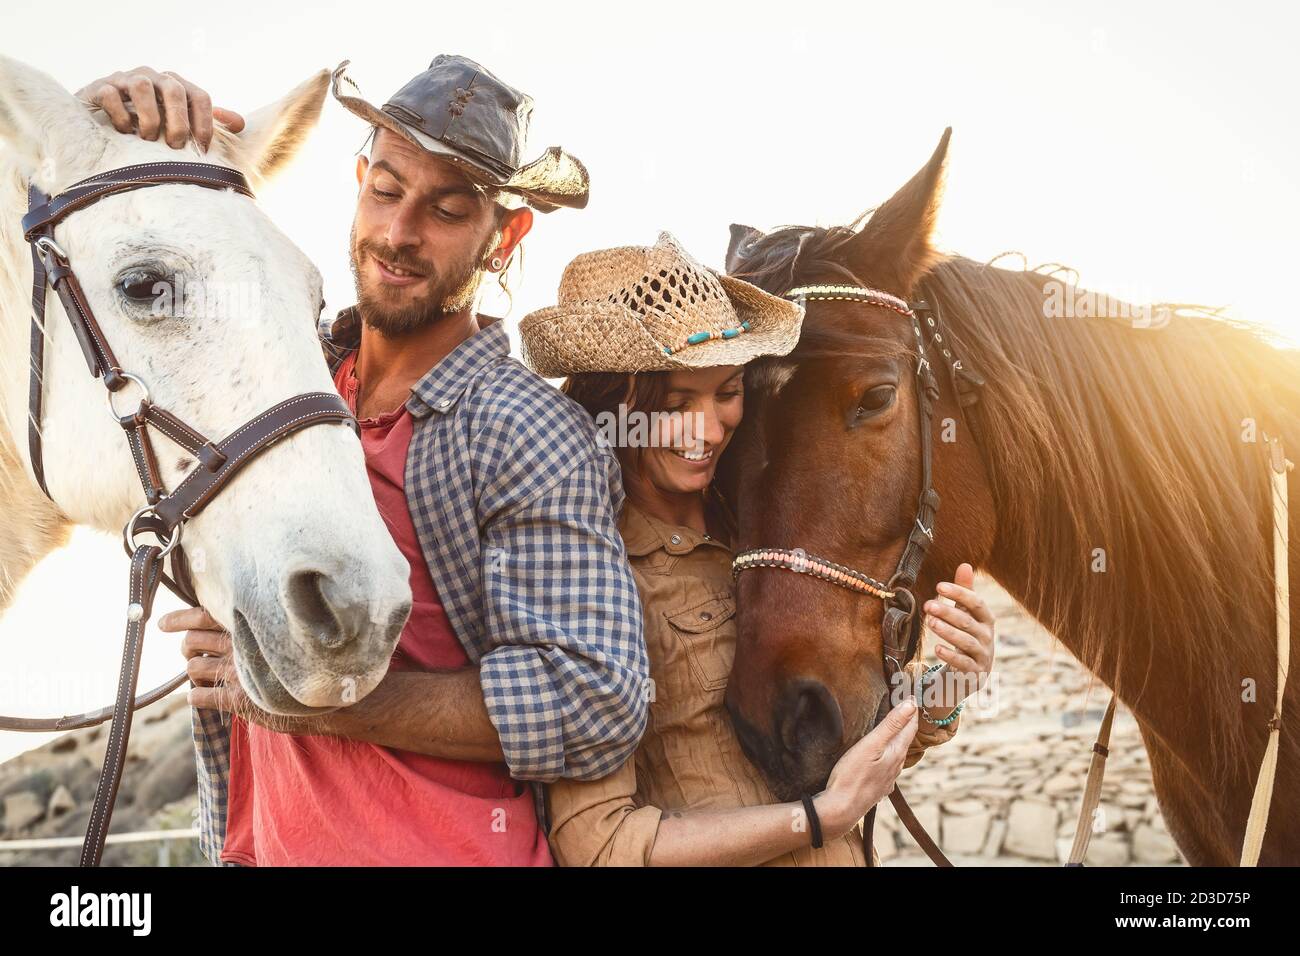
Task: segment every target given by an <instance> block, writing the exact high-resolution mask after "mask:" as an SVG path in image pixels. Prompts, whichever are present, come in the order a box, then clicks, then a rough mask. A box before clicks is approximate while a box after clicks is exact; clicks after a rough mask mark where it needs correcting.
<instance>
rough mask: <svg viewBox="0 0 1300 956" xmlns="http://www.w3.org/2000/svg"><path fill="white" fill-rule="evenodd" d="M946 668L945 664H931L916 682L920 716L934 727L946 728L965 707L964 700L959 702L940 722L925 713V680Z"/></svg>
mask: <svg viewBox="0 0 1300 956" xmlns="http://www.w3.org/2000/svg"><path fill="white" fill-rule="evenodd" d="M947 666H948V665H946V664H933V665H931V666H930V667H927V668H926V669H925V673H923V674H922V675H921V679H920V680H919V681H917V698H918V699H919V700H921V701H922V705H921V708H920V711H921V716H922V717H924V718H925V720H926V722H927V723H931V724H933V725H934V726H936V727H947V726H948V725H949V724H951V723H952V722H953V721H954V720H956V719H957V718H958V717H960V716H961V712H962V708H964V707H965V706H966V701H964V700H963V701H961V702H960V703H959V704H958V705H957V706H956V707H954V708H953V710H952V713H950V714H949V715H948V716H947V717H944V718H943V719H942V720H935V719H934V718H933V717H931V716H930V715H929V714H927V713H926V712H925V705H924V701H925V679H926V678H927V677H929V676H930V675H931V674H933V673H935V672H936V671H938V670H942V669H943V668H944V667H947Z"/></svg>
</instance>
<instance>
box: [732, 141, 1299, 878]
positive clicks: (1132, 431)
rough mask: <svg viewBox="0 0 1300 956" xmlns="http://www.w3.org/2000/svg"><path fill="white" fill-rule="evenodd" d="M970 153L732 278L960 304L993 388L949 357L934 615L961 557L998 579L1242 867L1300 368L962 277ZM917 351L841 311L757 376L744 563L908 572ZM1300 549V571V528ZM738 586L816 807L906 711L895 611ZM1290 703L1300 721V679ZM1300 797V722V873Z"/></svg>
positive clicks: (1188, 839)
mask: <svg viewBox="0 0 1300 956" xmlns="http://www.w3.org/2000/svg"><path fill="white" fill-rule="evenodd" d="M946 152H947V134H945V136H944V139H943V141H942V142H941V143H940V146H939V148H938V150H937V151H936V152H935V154H934V156H933V157H932V158H931V159H930V161H929V163H928V164H926V166H925V167H924V168H923V169H922V170H921V171H920V172H919V173H918V174H917V175H916V176H915V177H913V179H912V180H911V181H910V182H909V183H907V185H906V186H904V187H903V188H902V189H901V190H900V191H899V192H898V193H897V194H896V195H894V197H893V198H891V199H890V200H889V201H888V202H886V203H885V204H884V205H882V206H880V207H879V208H878V209H877V210H875V212H874V214H872V215H871V216H870V218H869V219H868V220H867V221H866V222H865V223H864V224H863V223H862V221H861V220H859V222H858V223H855V224H854V225H852V226H850V227H837V228H829V229H821V228H794V229H783V230H779V231H777V232H773V233H771V234H768V235H763V234H762V233H759V232H757V231H756V230H751V229H748V227H733V242H732V251H731V254H730V255H729V262H728V268H729V269H730V270H731V271H732V272H733V273H735V274H737V275H740V276H742V277H745V278H748V279H749V280H750V281H752V282H755V283H756V284H758V285H760V286H762V287H764V288H765V289H767V290H768V291H770V292H775V293H778V294H779V293H783V292H785V291H786V290H787V289H790V288H791V287H794V286H802V285H810V284H839V285H843V284H852V285H858V286H866V287H872V288H876V289H880V290H884V291H886V292H889V293H892V294H893V295H896V296H899V297H902V298H904V299H909V300H910V299H912V298H913V297H915V296H917V295H920V296H922V297H924V298H926V299H927V300H929V301H930V302H931V303H937V305H938V308H939V312H940V314H941V317H942V324H943V325H944V326H945V327H946V329H945V335H944V339H945V341H946V343H947V344H948V345H949V346H950V347H951V348H952V350H953V351H954V353H955V354H956V355H959V356H961V357H962V358H963V359H964V360H965V362H966V363H967V365H968V368H972V369H974V370H977V372H978V373H979V374H980V375H982V377H983V379H984V382H985V384H984V385H983V387H982V388H980V389H979V392H978V401H977V403H975V404H974V405H971V406H970V407H968V408H962V407H959V404H958V401H957V396H956V395H955V391H956V387H955V386H956V385H957V384H958V383H957V380H955V379H953V378H951V377H949V375H948V373H947V365H946V364H944V363H943V359H942V358H940V357H939V356H938V355H936V354H931V355H930V358H931V361H933V362H934V363H935V369H936V372H937V374H938V378H939V380H940V387H941V394H940V399H939V402H938V405H937V406H936V408H935V411H934V415H933V425H932V431H933V447H934V487H935V489H936V490H937V492H938V493H939V495H940V496H941V500H942V506H941V508H940V512H939V517H938V523H937V527H936V529H935V542H934V545H933V547H932V548H931V551H930V555H929V558H928V560H927V561H926V563H925V565H924V567H923V569H922V573H921V575H920V580H919V581H918V585H917V589H916V593H917V594H918V595H919V596H921V597H922V598H924V597H927V596H929V595H932V594H933V593H934V585H935V584H936V582H937V581H939V580H942V579H945V578H951V576H952V573H953V570H954V569H955V568H956V566H957V564H958V563H959V562H961V561H971V562H972V563H974V564H975V565H976V566H977V567H980V568H983V569H984V570H986V571H987V572H989V573H990V574H992V575H993V577H995V578H996V579H997V580H998V581H999V582H1000V583H1001V584H1002V585H1003V586H1004V587H1005V588H1006V589H1007V590H1008V591H1009V592H1010V593H1011V594H1012V595H1013V596H1014V597H1015V598H1016V599H1017V600H1018V601H1020V603H1021V604H1023V605H1024V606H1025V608H1027V609H1028V610H1029V612H1030V613H1032V614H1033V615H1034V616H1035V617H1036V618H1037V619H1038V620H1039V621H1040V622H1042V624H1043V625H1044V626H1045V627H1047V628H1048V629H1049V630H1050V631H1052V633H1054V634H1055V635H1056V636H1057V638H1058V639H1059V640H1060V641H1061V642H1062V643H1063V644H1064V645H1065V646H1066V647H1067V648H1069V650H1070V651H1071V652H1072V653H1073V654H1074V655H1075V656H1076V657H1077V658H1078V659H1079V660H1080V661H1082V662H1083V663H1084V664H1085V665H1086V666H1087V667H1088V668H1089V669H1091V670H1092V672H1093V673H1094V674H1096V675H1097V676H1098V677H1099V678H1100V679H1101V680H1102V681H1104V682H1105V683H1106V684H1108V685H1110V687H1112V688H1113V689H1114V690H1115V691H1117V692H1118V694H1119V697H1120V699H1121V700H1123V701H1124V703H1125V704H1126V705H1128V707H1129V708H1130V709H1131V710H1132V711H1133V713H1134V714H1135V715H1136V717H1137V721H1138V724H1139V726H1140V727H1141V731H1142V735H1143V739H1144V740H1145V742H1146V746H1147V750H1148V752H1149V754H1150V759H1151V768H1152V774H1153V777H1154V783H1155V787H1156V792H1157V794H1158V796H1159V800H1160V804H1161V808H1162V810H1163V813H1164V817H1165V821H1166V823H1167V825H1168V827H1169V830H1170V833H1171V834H1172V835H1173V837H1174V838H1175V839H1176V840H1177V842H1178V844H1179V846H1180V848H1181V849H1182V851H1183V853H1184V855H1185V856H1186V857H1187V859H1188V860H1189V861H1190V862H1191V863H1193V864H1210V865H1232V864H1235V863H1236V861H1237V859H1238V856H1239V854H1240V851H1241V843H1242V836H1243V833H1244V829H1245V822H1246V816H1247V812H1248V808H1249V805H1250V800H1251V794H1252V790H1253V787H1254V782H1255V778H1256V775H1257V773H1258V770H1259V765H1260V758H1261V756H1262V754H1263V750H1264V745H1265V739H1266V736H1267V728H1266V724H1267V722H1268V720H1269V718H1270V716H1271V713H1272V708H1273V694H1274V689H1275V686H1276V680H1275V671H1276V643H1275V632H1274V601H1273V562H1272V549H1271V542H1272V528H1271V509H1270V497H1269V485H1268V480H1269V479H1268V475H1267V470H1266V466H1265V461H1266V455H1265V454H1264V451H1263V449H1264V448H1265V446H1264V445H1263V444H1262V442H1263V441H1264V436H1265V435H1279V436H1281V437H1282V439H1283V440H1284V442H1285V443H1286V446H1287V447H1288V448H1290V449H1291V451H1292V457H1295V452H1296V450H1298V449H1300V358H1298V357H1297V354H1296V353H1295V352H1293V351H1288V350H1284V349H1279V348H1276V347H1274V346H1272V345H1270V344H1268V343H1267V342H1266V341H1265V339H1264V337H1263V336H1261V335H1260V334H1259V332H1258V331H1257V330H1254V329H1251V328H1249V327H1246V326H1244V325H1241V324H1238V323H1230V322H1228V321H1225V320H1223V319H1221V318H1217V317H1214V316H1210V315H1206V314H1203V313H1200V314H1193V313H1191V312H1189V310H1186V309H1182V310H1175V311H1174V313H1173V318H1172V320H1171V321H1169V322H1168V323H1167V324H1165V325H1163V326H1162V327H1160V328H1151V327H1146V328H1143V327H1140V326H1142V325H1143V324H1144V323H1143V322H1140V321H1139V322H1135V321H1133V319H1132V317H1131V316H1132V315H1141V314H1143V313H1141V311H1140V310H1131V311H1126V312H1125V313H1124V315H1125V316H1126V317H1125V318H1122V319H1121V318H1113V317H1111V318H1105V317H1101V318H1092V317H1060V316H1059V315H1058V314H1057V313H1055V312H1054V311H1053V309H1052V308H1051V307H1050V303H1051V302H1052V301H1053V299H1054V298H1055V299H1057V300H1058V304H1059V298H1060V296H1061V295H1062V294H1063V293H1064V294H1065V295H1068V296H1073V297H1075V298H1074V301H1081V300H1080V299H1079V298H1078V297H1079V296H1080V295H1081V290H1078V289H1074V288H1073V287H1068V288H1065V289H1062V288H1061V284H1060V283H1056V281H1055V280H1054V279H1053V278H1051V277H1050V276H1046V275H1043V274H1040V273H1036V272H1015V271H1008V270H1003V269H997V268H992V267H989V266H986V265H982V264H980V263H977V262H972V261H970V260H967V259H962V258H945V257H942V256H940V255H939V254H938V253H936V252H935V250H934V248H933V246H932V244H931V232H932V228H933V224H934V220H935V215H936V212H937V209H938V203H939V192H940V187H941V184H942V180H943V170H944V162H945V156H946ZM1101 301H1103V302H1105V301H1106V300H1105V299H1103V300H1101ZM1078 311H1080V312H1086V311H1088V310H1086V309H1082V310H1078ZM1071 314H1074V313H1071ZM938 348H941V347H938ZM915 351H916V347H915V337H914V333H913V331H912V327H911V324H910V323H909V322H908V321H907V320H906V319H905V318H903V317H902V316H900V315H898V314H896V313H894V312H891V311H888V310H887V309H885V308H881V307H879V306H873V305H868V304H864V303H861V302H826V301H815V302H809V304H808V313H807V317H806V319H805V324H804V331H803V335H802V338H801V340H800V343H799V346H798V348H797V349H796V351H795V352H794V353H792V354H791V355H790V356H788V357H785V358H781V359H769V360H760V361H759V362H757V363H755V364H754V365H753V366H752V367H751V368H750V370H749V372H748V374H747V383H748V389H747V394H746V410H745V420H744V423H743V425H742V426H741V429H740V431H739V432H738V433H737V435H736V437H735V439H734V440H733V442H732V446H731V450H730V452H729V454H728V456H727V460H724V463H723V464H724V467H726V468H727V472H726V473H725V474H723V475H722V476H721V480H722V481H723V482H724V487H726V488H727V489H728V490H729V491H730V492H731V493H732V494H733V495H734V497H735V500H736V502H737V504H738V509H737V510H738V519H739V536H738V540H737V542H736V545H737V549H738V550H739V549H745V548H752V547H764V548H792V549H793V548H803V549H804V550H806V551H807V552H809V553H813V554H817V555H819V556H822V557H826V558H829V559H831V560H833V561H836V562H839V563H840V564H843V565H847V566H849V567H852V568H856V569H859V570H861V571H863V572H865V573H867V574H869V575H871V576H873V577H877V578H879V579H881V580H885V579H887V578H888V577H889V574H890V572H891V571H892V569H893V568H894V566H895V563H896V562H897V561H898V558H899V555H900V554H901V552H902V549H903V547H904V543H905V541H906V539H907V537H908V534H909V532H910V531H911V529H912V527H913V525H914V520H915V516H916V511H917V496H918V493H919V488H920V462H919V436H918V421H919V412H918V408H917V401H916V394H915V388H916V382H917V375H916V359H915ZM1292 500H1296V498H1295V492H1294V491H1292ZM1290 533H1291V563H1292V566H1293V567H1298V568H1300V555H1298V554H1297V553H1296V552H1297V547H1298V545H1300V534H1298V533H1297V530H1296V528H1295V519H1294V518H1293V519H1292V528H1291V532H1290ZM1293 580H1294V578H1293ZM738 587H739V599H738V603H739V607H740V608H741V618H740V636H739V644H738V647H737V653H736V662H735V669H734V670H733V672H732V676H731V682H730V686H729V688H728V694H727V703H728V707H729V708H730V711H731V714H732V716H733V718H734V720H735V723H736V726H737V730H738V732H739V734H740V737H741V740H742V742H743V743H744V744H745V747H746V750H747V752H748V754H749V755H750V758H751V759H752V760H753V761H754V762H755V763H756V764H758V765H759V766H760V767H761V768H762V769H763V771H764V773H765V775H766V776H767V778H768V780H769V782H770V784H771V785H772V788H773V790H774V791H775V792H776V793H778V794H780V795H781V796H782V797H785V798H792V797H795V796H797V795H798V794H799V793H804V792H816V791H817V790H818V789H820V788H821V787H822V786H824V784H825V780H826V777H827V774H828V772H829V770H830V768H831V766H832V765H833V763H834V761H835V759H836V757H838V756H839V754H841V753H842V752H843V751H844V749H845V748H846V747H847V746H848V745H849V744H851V743H852V742H853V741H855V740H857V739H858V738H859V737H860V736H861V735H862V734H863V733H864V732H865V731H866V730H867V729H868V728H869V726H870V724H871V723H872V721H873V719H874V717H875V715H876V713H877V706H878V704H879V702H880V699H881V696H882V695H883V694H884V693H885V684H884V679H883V676H882V671H881V618H882V605H881V603H880V602H879V601H876V600H874V599H871V598H869V597H865V596H863V595H861V594H855V593H854V592H852V591H849V590H845V589H843V588H839V587H834V586H832V585H830V584H828V583H826V582H824V581H821V580H818V579H816V578H814V577H812V576H810V575H804V574H792V573H789V572H787V571H784V570H781V569H774V568H759V569H756V570H752V571H747V572H746V573H744V574H742V575H741V576H740V578H739V582H738ZM1297 590H1300V588H1297V589H1294V590H1293V592H1292V594H1291V596H1290V600H1291V608H1292V610H1291V619H1292V620H1293V621H1295V620H1297V619H1300V614H1298V613H1297V611H1300V608H1297V607H1296V604H1297V595H1296V591H1297ZM1291 639H1292V642H1293V645H1294V642H1295V635H1294V631H1293V633H1292V637H1291ZM1292 655H1293V657H1300V653H1297V651H1296V650H1293V651H1292ZM1289 691H1290V693H1289V694H1288V697H1289V704H1288V714H1289V715H1290V716H1291V717H1292V719H1293V720H1294V718H1295V717H1296V715H1297V714H1298V713H1300V711H1297V705H1300V699H1298V698H1300V681H1295V680H1292V681H1291V682H1290V687H1289ZM1297 801H1300V734H1297V733H1296V731H1295V729H1294V725H1292V726H1284V727H1283V730H1282V751H1281V756H1280V761H1279V767H1278V774H1277V783H1276V790H1275V797H1274V800H1273V804H1272V812H1271V816H1270V820H1269V826H1268V834H1267V838H1266V840H1265V843H1264V849H1263V854H1262V857H1261V863H1264V864H1287V863H1289V864H1300V814H1297V813H1296V810H1295V808H1296V804H1297Z"/></svg>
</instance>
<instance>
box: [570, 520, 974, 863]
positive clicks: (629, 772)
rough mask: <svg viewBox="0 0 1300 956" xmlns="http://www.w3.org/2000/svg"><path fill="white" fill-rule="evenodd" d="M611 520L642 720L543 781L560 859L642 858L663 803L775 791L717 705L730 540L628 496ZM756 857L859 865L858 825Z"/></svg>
mask: <svg viewBox="0 0 1300 956" xmlns="http://www.w3.org/2000/svg"><path fill="white" fill-rule="evenodd" d="M619 530H620V531H621V533H622V535H623V541H624V544H625V545H626V547H627V553H628V557H629V559H630V560H631V564H632V573H633V575H634V576H635V578H636V583H637V588H638V590H639V591H640V594H641V604H642V607H643V609H644V612H645V639H646V645H647V648H648V650H649V655H650V676H651V678H652V679H653V681H654V699H653V700H652V701H651V703H650V723H649V726H648V728H647V729H646V733H645V736H644V737H643V738H642V739H641V743H640V745H639V746H638V748H637V751H636V754H635V756H634V757H633V758H632V759H630V760H628V762H627V763H625V764H624V765H623V766H622V767H621V768H620V769H618V770H616V771H614V772H613V773H612V774H610V775H609V776H607V777H604V778H602V779H600V780H586V781H584V780H567V779H566V780H560V781H557V782H556V783H554V784H551V785H550V786H549V787H548V788H547V800H548V803H549V806H550V819H551V833H550V841H551V850H552V851H553V852H554V854H555V858H556V861H557V862H558V863H560V865H562V866H644V865H645V864H647V863H648V862H649V861H650V852H651V850H652V849H653V847H654V842H655V836H656V834H657V833H658V830H659V820H660V817H661V815H662V814H663V813H665V812H671V811H677V810H725V809H734V808H736V807H752V806H763V805H765V804H775V803H779V802H780V801H778V800H777V799H776V797H774V796H773V795H772V793H771V791H770V790H768V788H767V785H766V783H765V782H764V781H763V778H762V775H761V774H760V773H759V771H758V769H757V768H755V767H754V766H753V765H752V764H751V763H750V762H749V761H748V759H746V757H745V755H744V753H743V752H742V751H741V749H740V742H739V740H738V739H737V737H736V734H735V731H734V730H733V729H732V726H731V721H730V718H729V717H728V715H727V712H726V709H725V708H724V706H723V694H724V692H725V691H726V688H727V678H728V676H729V675H730V674H731V665H732V661H733V659H734V658H735V653H736V621H735V613H736V600H735V592H734V590H733V586H732V577H731V558H732V553H731V550H730V549H729V548H727V547H726V546H725V545H723V544H721V543H720V542H718V541H715V540H713V539H711V538H710V537H708V536H707V535H702V534H700V533H699V532H697V531H693V530H691V529H689V528H679V527H674V526H671V525H668V524H665V523H664V522H662V521H659V520H658V519H656V518H653V517H651V516H650V515H647V514H646V513H645V512H643V511H640V510H639V509H637V508H635V507H634V506H633V505H632V504H631V503H630V502H629V503H628V504H626V505H625V506H624V509H623V517H622V520H621V521H620V524H619ZM910 666H911V667H914V668H920V667H924V665H923V664H921V663H920V662H913V664H912V665H910ZM957 724H958V721H953V723H951V724H949V725H948V726H946V727H935V726H934V725H933V724H930V723H927V722H926V721H924V720H922V721H921V723H920V729H919V730H918V731H917V735H916V738H915V740H914V741H913V742H912V746H911V749H910V750H909V752H908V756H907V761H906V766H909V767H910V766H912V764H914V763H916V762H917V761H918V760H920V759H921V755H922V753H923V752H924V750H925V749H926V748H927V747H932V746H934V745H936V744H941V743H943V742H945V741H947V740H949V739H950V738H951V737H952V735H953V734H954V733H955V732H956V730H957ZM765 865H768V866H863V865H865V861H864V856H863V853H862V844H861V836H860V834H859V832H858V830H857V829H856V828H855V829H854V830H852V831H850V832H849V833H848V834H845V835H844V836H842V837H840V838H838V839H836V840H831V841H828V842H827V843H826V844H825V846H823V847H822V848H821V849H819V850H814V849H813V848H812V847H811V846H807V847H803V848H801V849H799V850H797V851H795V852H793V853H786V854H783V855H781V856H779V857H777V858H775V859H772V860H769V861H768V862H767V864H765Z"/></svg>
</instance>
